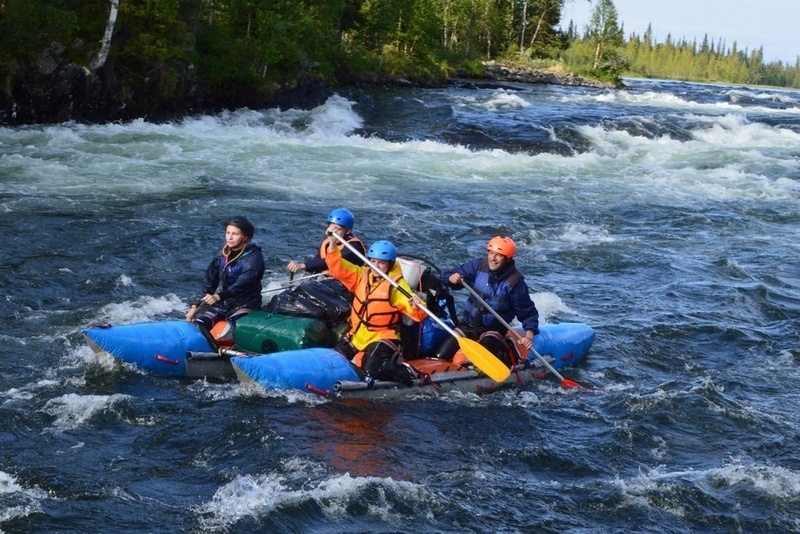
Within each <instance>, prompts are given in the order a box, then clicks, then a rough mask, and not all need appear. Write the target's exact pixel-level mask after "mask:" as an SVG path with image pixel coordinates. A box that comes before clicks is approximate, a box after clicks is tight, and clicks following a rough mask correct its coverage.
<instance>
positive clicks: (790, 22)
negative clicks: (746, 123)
mask: <svg viewBox="0 0 800 534" xmlns="http://www.w3.org/2000/svg"><path fill="white" fill-rule="evenodd" d="M613 2H614V7H616V8H617V15H618V18H619V22H620V25H622V26H623V27H624V29H625V38H626V39H627V38H628V37H630V34H631V33H636V34H638V35H639V36H640V37H641V36H642V35H644V32H645V31H647V25H648V24H650V25H651V27H652V29H653V37H654V39H655V40H656V41H657V42H662V43H663V42H664V40H665V39H666V37H667V35H671V36H672V40H673V41H682V40H684V39H685V40H686V41H688V42H692V41H695V40H696V41H697V44H698V45H699V44H701V43H702V42H703V37H704V36H705V35H708V39H709V42H713V43H714V45H715V46H716V45H717V44H718V43H719V40H720V38H722V39H723V41H724V45H725V47H726V50H728V49H730V48H731V46H732V45H733V43H734V41H735V42H736V47H737V49H738V50H740V51H743V50H744V49H745V48H746V49H747V51H748V52H751V51H753V50H754V49H757V48H759V47H763V49H764V61H766V62H771V61H778V60H780V61H783V62H784V63H788V64H789V65H792V66H794V64H795V62H796V60H797V56H798V55H800V31H798V29H797V27H798V23H800V0H613ZM595 3H596V0H592V3H590V2H589V0H567V3H566V5H565V6H564V10H563V13H562V19H561V20H562V22H563V27H564V28H565V29H566V28H567V27H568V26H569V21H570V20H573V21H574V22H575V24H576V25H577V28H578V30H579V31H581V32H583V31H584V29H585V27H586V25H587V24H588V23H589V19H590V18H591V14H592V10H593V9H594V5H595Z"/></svg>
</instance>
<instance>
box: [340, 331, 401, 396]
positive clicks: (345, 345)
mask: <svg viewBox="0 0 800 534" xmlns="http://www.w3.org/2000/svg"><path fill="white" fill-rule="evenodd" d="M336 350H338V351H339V352H341V353H342V354H344V356H345V358H347V359H348V360H351V361H352V360H353V358H354V357H355V355H356V354H358V349H356V348H355V347H354V346H353V344H352V343H350V340H348V339H342V340H341V341H340V342H339V343H338V344H337V345H336ZM402 362H403V360H402V358H401V356H400V348H399V347H398V346H397V345H395V344H394V343H392V342H391V341H385V340H384V341H375V342H373V343H370V344H369V345H367V346H366V348H365V349H364V357H363V359H362V360H361V369H362V370H363V371H364V373H366V375H367V377H369V378H374V379H375V380H390V381H392V382H402V383H403V384H405V385H407V386H410V385H411V383H412V381H413V380H414V378H416V376H413V375H412V371H411V370H410V369H409V368H408V367H406V366H405V365H403V363H402Z"/></svg>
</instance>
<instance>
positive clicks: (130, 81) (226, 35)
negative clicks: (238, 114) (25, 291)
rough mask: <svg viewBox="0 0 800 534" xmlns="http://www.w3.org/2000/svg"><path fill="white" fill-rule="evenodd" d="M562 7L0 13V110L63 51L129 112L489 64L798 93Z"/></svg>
mask: <svg viewBox="0 0 800 534" xmlns="http://www.w3.org/2000/svg"><path fill="white" fill-rule="evenodd" d="M566 1H582V0H0V83H1V84H2V85H0V97H3V98H4V99H5V100H8V99H9V97H10V95H11V93H12V92H13V91H14V87H15V83H16V82H17V81H18V78H19V77H21V76H22V75H24V74H25V73H26V72H27V73H30V71H32V70H33V69H40V70H41V69H44V70H45V71H46V69H47V68H48V65H46V64H45V65H43V64H42V63H43V62H44V63H46V61H44V60H43V52H44V51H45V50H50V54H51V57H52V54H53V50H54V43H57V44H58V46H57V53H58V54H60V55H63V56H64V57H65V58H66V59H67V60H68V61H70V62H71V63H73V64H77V65H80V66H82V67H84V68H85V70H86V72H87V73H91V74H92V75H95V74H96V76H97V77H99V78H100V79H102V80H104V84H105V87H108V88H113V89H114V91H116V93H115V97H119V98H121V99H123V100H124V98H126V95H127V97H129V98H130V95H145V96H143V97H142V98H152V99H171V98H172V99H180V98H181V95H183V94H185V92H186V91H187V87H190V86H191V87H200V88H201V89H202V90H203V91H205V92H207V93H208V94H216V95H225V101H226V102H227V103H229V104H236V103H237V101H241V102H246V101H247V100H248V97H251V96H252V95H259V94H264V95H269V94H271V93H272V92H274V91H275V90H276V89H277V88H279V87H285V86H286V85H291V84H292V83H295V82H296V81H297V80H298V79H300V78H302V77H303V76H306V75H308V73H309V72H312V73H315V74H318V75H319V76H321V77H323V78H324V79H325V82H326V83H327V84H329V85H336V84H337V83H350V82H353V81H359V82H363V81H367V82H368V81H370V80H374V81H380V80H385V79H387V78H392V77H395V78H397V77H402V78H407V79H408V80H410V81H412V82H415V83H423V84H424V83H431V84H436V83H441V82H443V81H444V80H445V79H446V78H447V77H448V76H451V75H452V74H453V73H454V72H456V70H459V71H462V72H463V71H466V72H471V71H475V72H477V71H479V70H480V68H481V67H480V62H481V61H483V60H487V59H497V60H505V61H512V62H516V63H518V64H521V65H526V64H527V65H531V66H537V67H547V66H555V65H562V66H563V68H564V69H566V70H568V71H572V72H574V73H576V74H582V75H590V76H593V77H597V78H600V79H614V78H617V77H618V76H620V75H623V74H627V75H634V76H641V77H659V78H671V79H684V80H696V81H711V82H730V83H741V84H769V85H776V86H783V87H800V73H799V70H800V63H797V64H795V65H792V66H789V65H783V64H782V63H780V62H777V63H770V64H764V62H763V52H762V50H761V49H758V50H754V51H750V52H748V51H746V50H745V51H740V50H738V49H737V48H736V45H735V43H734V44H733V45H732V46H730V47H728V46H725V45H724V44H723V43H713V42H708V40H704V42H703V43H701V44H700V45H697V44H696V43H687V42H676V41H672V40H671V39H669V38H668V39H667V40H666V42H664V43H657V42H655V41H654V40H653V38H652V34H651V32H650V31H649V30H648V32H647V33H646V34H645V35H644V36H642V37H639V36H636V35H632V36H630V38H628V39H625V38H624V36H623V30H622V27H621V25H620V23H619V21H618V17H617V13H616V9H615V7H614V4H613V1H612V0H594V1H593V6H594V12H593V16H592V20H591V22H590V23H589V25H588V26H587V27H586V28H581V29H580V30H579V29H577V28H574V27H572V26H570V28H569V30H568V31H561V30H560V27H561V17H562V9H563V7H564V5H565V2H566ZM59 57H60V56H59ZM109 90H110V89H109ZM240 96H241V98H239V97H240Z"/></svg>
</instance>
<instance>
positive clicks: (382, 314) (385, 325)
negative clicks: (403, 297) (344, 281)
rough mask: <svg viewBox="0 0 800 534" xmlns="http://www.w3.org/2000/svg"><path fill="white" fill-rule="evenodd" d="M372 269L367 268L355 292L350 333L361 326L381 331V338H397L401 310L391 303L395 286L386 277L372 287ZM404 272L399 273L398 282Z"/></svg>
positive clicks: (397, 275)
mask: <svg viewBox="0 0 800 534" xmlns="http://www.w3.org/2000/svg"><path fill="white" fill-rule="evenodd" d="M370 272H371V271H370V270H369V268H365V269H364V272H363V273H362V274H361V278H360V279H359V280H358V285H357V286H356V290H355V292H354V293H353V306H352V308H351V311H350V333H351V334H354V333H355V332H356V330H358V328H359V327H360V326H364V327H366V328H367V329H368V330H370V331H372V332H380V333H381V335H380V337H381V339H397V338H398V335H397V326H398V325H399V324H400V318H401V312H400V310H398V309H397V308H395V307H394V306H392V305H391V304H390V303H389V295H390V294H391V291H392V289H393V286H392V285H391V284H390V283H389V282H388V281H387V280H385V279H384V278H381V279H380V282H378V284H377V285H373V286H371V287H370V282H369V278H370ZM402 277H403V273H402V272H400V273H397V274H396V275H395V277H394V278H393V280H394V281H395V282H397V281H398V280H400V279H401V278H402Z"/></svg>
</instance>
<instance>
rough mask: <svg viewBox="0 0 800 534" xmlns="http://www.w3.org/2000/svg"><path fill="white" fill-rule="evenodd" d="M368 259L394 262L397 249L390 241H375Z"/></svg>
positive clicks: (368, 252)
mask: <svg viewBox="0 0 800 534" xmlns="http://www.w3.org/2000/svg"><path fill="white" fill-rule="evenodd" d="M367 257H368V258H371V259H375V260H383V261H394V260H396V259H397V249H396V248H394V245H392V244H391V243H390V242H389V241H375V242H374V243H373V244H372V246H371V247H369V250H368V251H367Z"/></svg>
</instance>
